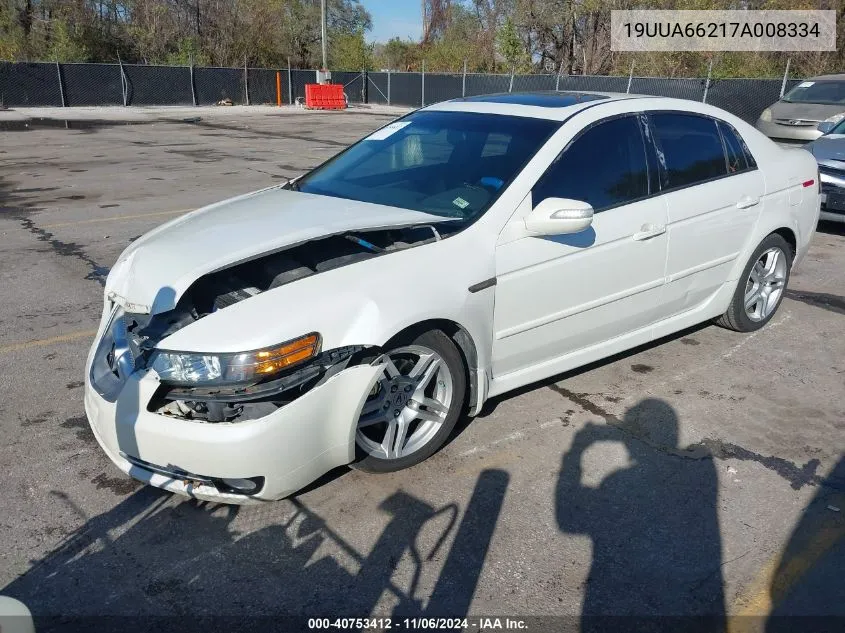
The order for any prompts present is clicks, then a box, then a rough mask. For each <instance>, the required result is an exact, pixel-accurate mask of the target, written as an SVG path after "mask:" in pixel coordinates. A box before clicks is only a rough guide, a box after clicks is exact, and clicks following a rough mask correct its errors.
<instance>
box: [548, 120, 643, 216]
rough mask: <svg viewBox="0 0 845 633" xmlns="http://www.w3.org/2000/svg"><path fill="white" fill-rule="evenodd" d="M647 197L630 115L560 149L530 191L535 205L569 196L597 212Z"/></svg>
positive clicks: (637, 134)
mask: <svg viewBox="0 0 845 633" xmlns="http://www.w3.org/2000/svg"><path fill="white" fill-rule="evenodd" d="M647 195H648V168H647V167H646V156H645V147H644V145H643V140H642V136H641V134H640V130H639V127H638V124H637V121H636V120H635V119H634V117H624V118H619V119H612V120H610V121H606V122H604V123H599V124H598V125H596V126H595V127H592V128H590V129H588V130H587V131H586V132H584V133H583V134H582V135H581V136H579V137H578V138H576V139H575V140H574V141H573V142H572V143H571V144H570V145H569V146H568V147H567V148H566V149H564V150H563V152H561V154H560V156H558V157H557V158H556V159H555V161H554V162H553V163H552V164H551V166H550V167H549V168H548V170H546V173H545V174H543V176H542V177H541V178H540V180H539V182H538V183H537V184H536V185H535V186H534V190H533V191H532V202H533V204H534V205H536V204H537V203H539V202H540V201H542V200H545V199H546V198H570V199H572V200H581V201H582V202H587V203H589V204H590V205H592V207H593V210H595V211H601V210H602V209H606V208H608V207H612V206H616V205H619V204H625V203H626V202H631V201H633V200H637V199H639V198H644V197H645V196H647Z"/></svg>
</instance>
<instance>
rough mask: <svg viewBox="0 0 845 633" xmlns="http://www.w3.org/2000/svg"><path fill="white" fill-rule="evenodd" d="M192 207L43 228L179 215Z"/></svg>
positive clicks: (51, 226)
mask: <svg viewBox="0 0 845 633" xmlns="http://www.w3.org/2000/svg"><path fill="white" fill-rule="evenodd" d="M189 211H193V209H179V210H178V211H154V212H153V213H135V214H133V215H110V216H108V217H106V218H90V219H88V220H77V221H76V222H56V223H55V224H45V225H44V226H43V227H42V228H44V229H58V228H61V227H63V226H77V225H80V224H96V223H98V222H114V221H115V220H137V219H138V218H154V217H158V216H162V215H181V214H183V213H188V212H189Z"/></svg>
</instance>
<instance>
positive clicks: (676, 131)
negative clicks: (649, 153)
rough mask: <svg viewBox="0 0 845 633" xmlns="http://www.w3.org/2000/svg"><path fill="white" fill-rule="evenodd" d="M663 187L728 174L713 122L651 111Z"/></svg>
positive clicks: (691, 116)
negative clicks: (652, 112)
mask: <svg viewBox="0 0 845 633" xmlns="http://www.w3.org/2000/svg"><path fill="white" fill-rule="evenodd" d="M650 117H651V129H652V130H653V132H654V136H655V138H656V140H657V149H658V162H659V163H660V164H661V166H662V167H663V169H662V170H661V171H662V177H661V180H662V184H663V188H664V189H674V188H676V187H685V186H689V185H694V184H696V183H699V182H704V181H706V180H710V179H711V178H717V177H719V176H724V175H725V174H727V173H728V170H727V164H726V161H725V151H724V149H723V147H722V139H721V137H720V136H719V129H718V128H717V127H716V121H714V120H713V119H709V118H707V117H702V116H696V115H694V114H675V113H671V114H670V113H663V114H652V115H650Z"/></svg>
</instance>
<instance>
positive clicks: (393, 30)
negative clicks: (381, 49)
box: [361, 0, 422, 42]
mask: <svg viewBox="0 0 845 633" xmlns="http://www.w3.org/2000/svg"><path fill="white" fill-rule="evenodd" d="M361 4H362V5H363V6H364V7H365V8H366V9H367V11H369V12H370V15H371V16H372V17H373V30H372V31H370V32H369V33H367V39H368V40H369V41H371V42H386V41H387V40H389V39H390V38H392V37H399V38H401V39H403V40H406V39H408V38H409V37H410V38H411V39H413V40H415V41H416V40H419V39H420V36H421V35H422V17H421V16H420V12H421V11H422V9H421V4H422V3H421V2H420V0H361Z"/></svg>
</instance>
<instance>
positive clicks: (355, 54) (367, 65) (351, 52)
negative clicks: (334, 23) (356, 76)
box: [329, 31, 373, 70]
mask: <svg viewBox="0 0 845 633" xmlns="http://www.w3.org/2000/svg"><path fill="white" fill-rule="evenodd" d="M329 42H330V44H331V46H330V47H329V67H330V68H332V69H333V70H371V69H372V67H373V45H372V44H367V42H366V40H365V39H364V32H363V31H358V32H357V33H336V34H335V35H333V36H332V37H331V38H330V40H329Z"/></svg>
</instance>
